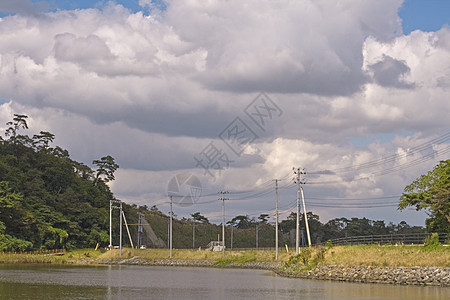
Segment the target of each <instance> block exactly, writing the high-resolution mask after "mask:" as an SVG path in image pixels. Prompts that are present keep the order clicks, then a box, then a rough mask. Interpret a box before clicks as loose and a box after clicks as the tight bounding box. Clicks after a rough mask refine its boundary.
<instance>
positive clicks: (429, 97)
mask: <svg viewBox="0 0 450 300" xmlns="http://www.w3.org/2000/svg"><path fill="white" fill-rule="evenodd" d="M448 11H450V1H444V0H441V1H440V0H430V1H419V0H417V1H415V0H406V1H403V0H367V1H359V0H345V1H329V0H301V1H291V0H277V1H273V0H257V1H256V0H248V1H241V0H202V1H200V0H199V1H194V0H192V1H186V0H168V1H152V0H129V1H87V0H85V1H69V0H49V1H30V0H2V1H1V2H0V129H1V131H2V132H3V131H4V127H5V123H6V122H7V121H9V120H11V118H12V115H13V114H14V113H23V114H27V115H28V116H29V126H30V130H31V132H30V134H32V133H33V132H34V131H35V132H38V131H41V130H44V131H50V132H52V133H54V134H55V135H56V140H55V143H56V144H57V145H60V146H61V147H63V148H65V149H67V150H69V152H70V154H71V157H72V158H73V159H75V160H78V161H81V162H84V163H85V164H88V165H91V162H92V160H94V159H98V158H100V157H102V156H104V155H112V156H113V157H114V158H115V159H116V162H117V163H118V164H119V165H120V169H119V170H118V171H117V173H116V180H115V181H114V182H113V183H111V188H112V190H113V192H114V193H115V195H116V197H117V198H119V199H122V200H124V201H125V202H127V203H135V204H138V205H148V206H152V205H157V207H158V208H159V209H160V210H161V211H163V212H164V213H167V212H168V210H169V205H168V201H169V200H168V197H167V195H168V193H169V194H172V195H191V194H192V195H194V197H191V198H189V197H187V198H181V197H175V199H174V201H175V202H180V201H182V202H183V203H184V204H185V205H175V206H174V212H175V214H177V215H178V217H183V216H185V217H188V216H189V214H191V213H194V212H196V211H199V212H201V213H202V214H204V215H206V216H207V217H209V218H210V220H211V221H214V222H220V220H221V203H220V202H219V201H218V200H217V199H218V197H219V195H218V192H219V191H229V192H230V193H229V194H228V195H227V198H229V199H230V200H229V201H227V202H226V205H225V206H226V218H227V220H229V219H231V218H233V217H234V216H236V215H249V216H250V217H257V216H259V214H261V213H269V214H271V215H273V212H274V210H273V209H274V208H275V192H274V190H275V181H274V179H280V181H279V187H280V189H279V207H280V209H281V211H282V218H284V217H285V216H286V215H287V214H289V212H290V211H293V210H295V202H296V196H297V189H296V185H295V183H293V181H292V179H293V177H294V176H295V175H294V173H293V171H292V168H293V167H295V168H300V170H301V171H302V172H306V174H302V175H301V180H302V182H305V184H303V185H302V186H303V188H304V193H305V199H306V205H307V208H308V210H311V211H312V212H314V213H315V214H318V215H319V216H320V219H321V221H322V222H326V221H328V220H329V219H332V218H337V217H367V218H370V219H374V220H385V221H386V223H388V222H394V223H398V222H400V221H402V220H405V221H407V222H408V223H410V224H413V225H424V220H425V218H426V214H425V213H423V212H416V211H415V210H405V211H402V212H400V211H398V210H397V209H396V204H397V203H398V198H399V196H400V195H401V193H402V191H403V188H404V187H405V186H406V185H408V184H409V183H411V182H412V181H413V180H414V179H416V178H417V177H418V176H420V175H421V174H424V173H426V172H427V171H429V170H431V169H432V168H433V167H434V166H435V165H436V164H437V163H438V162H439V161H440V160H443V159H448V158H449V153H450V133H449V132H450V118H449V115H450V101H449V92H450V27H449V25H448V24H449V21H450V20H449V15H448ZM303 168H304V170H303ZM175 179H176V180H178V183H177V181H176V180H175ZM183 183H185V184H183ZM178 184H179V185H178ZM200 185H201V189H200V188H198V189H197V188H196V187H199V186H200ZM178 186H179V188H180V189H179V190H176V188H177V187H178ZM200 192H201V197H197V195H199V193H200ZM190 202H194V204H192V205H191V203H190Z"/></svg>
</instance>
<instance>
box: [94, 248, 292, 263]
mask: <svg viewBox="0 0 450 300" xmlns="http://www.w3.org/2000/svg"><path fill="white" fill-rule="evenodd" d="M135 256H138V257H139V258H140V259H145V260H149V261H152V260H157V259H169V250H167V249H145V250H141V249H130V248H127V249H124V250H122V258H131V257H135ZM278 257H279V260H278V261H281V262H286V261H288V260H289V254H287V253H286V252H284V253H282V252H281V251H280V252H279V256H278ZM99 258H119V250H117V249H115V250H113V251H107V252H106V253H104V254H102V255H101V256H100V257H99ZM172 259H174V260H209V261H219V260H222V252H212V251H205V250H201V251H198V250H186V249H174V250H173V251H172ZM225 259H226V260H229V261H233V262H237V263H243V262H250V261H256V262H275V252H274V251H265V250H261V251H259V250H258V251H256V250H248V251H226V252H225Z"/></svg>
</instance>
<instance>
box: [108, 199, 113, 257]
mask: <svg viewBox="0 0 450 300" xmlns="http://www.w3.org/2000/svg"><path fill="white" fill-rule="evenodd" d="M112 201H113V200H109V250H111V249H112V248H113V244H112V210H113V208H112Z"/></svg>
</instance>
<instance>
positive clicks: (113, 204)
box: [109, 199, 122, 254]
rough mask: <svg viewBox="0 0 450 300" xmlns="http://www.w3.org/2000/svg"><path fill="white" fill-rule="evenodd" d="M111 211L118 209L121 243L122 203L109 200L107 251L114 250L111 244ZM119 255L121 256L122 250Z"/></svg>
mask: <svg viewBox="0 0 450 300" xmlns="http://www.w3.org/2000/svg"><path fill="white" fill-rule="evenodd" d="M117 204H120V206H117ZM113 209H120V215H119V217H120V222H121V223H120V230H121V231H120V242H122V201H120V200H117V199H111V200H109V249H110V250H112V249H114V246H113V242H112V217H113V213H112V212H113ZM120 248H121V247H120ZM120 253H121V254H122V248H121V251H120Z"/></svg>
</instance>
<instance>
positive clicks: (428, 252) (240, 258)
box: [0, 245, 450, 269]
mask: <svg viewBox="0 0 450 300" xmlns="http://www.w3.org/2000/svg"><path fill="white" fill-rule="evenodd" d="M133 257H137V258H139V259H144V260H147V261H149V262H151V261H154V260H161V259H169V250H168V249H145V250H141V249H131V248H124V249H123V250H122V256H120V251H119V250H118V249H114V250H111V251H105V250H97V251H95V250H93V249H80V250H74V251H68V252H66V253H65V254H64V255H61V256H58V255H43V254H0V263H54V264H65V263H80V262H83V263H86V262H87V263H94V264H95V263H96V262H99V260H102V259H129V258H133ZM172 259H174V260H208V261H215V262H218V263H219V264H220V262H222V263H223V264H224V265H226V264H228V263H231V262H234V263H238V264H239V263H244V262H275V252H274V251H268V250H248V251H226V252H225V259H222V252H211V251H205V250H201V251H199V250H180V249H174V250H173V258H172ZM278 261H279V262H284V263H287V265H293V266H296V269H305V268H311V267H313V266H315V265H346V266H389V267H450V247H445V246H434V247H424V246H378V245H358V246H334V247H325V248H324V247H313V248H302V249H301V250H300V254H299V255H298V256H296V255H295V253H292V252H289V253H286V251H281V249H280V252H279V259H278Z"/></svg>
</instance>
